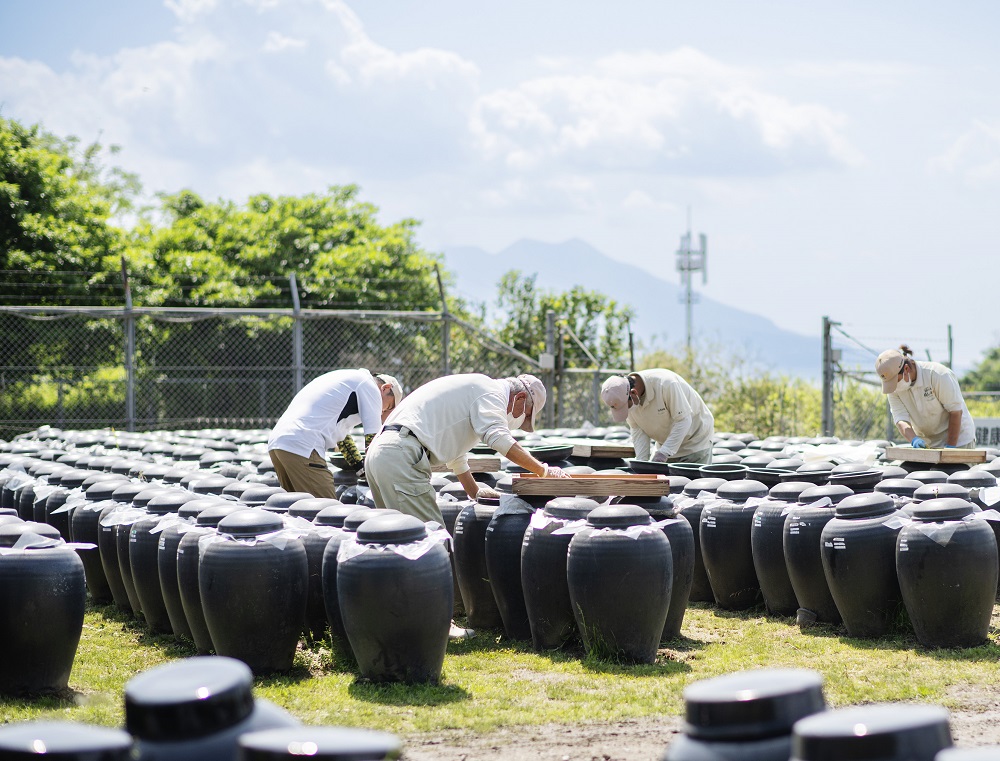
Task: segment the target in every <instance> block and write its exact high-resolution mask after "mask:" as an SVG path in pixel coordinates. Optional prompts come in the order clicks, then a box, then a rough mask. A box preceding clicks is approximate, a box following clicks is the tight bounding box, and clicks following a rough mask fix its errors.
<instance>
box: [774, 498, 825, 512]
mask: <svg viewBox="0 0 1000 761" xmlns="http://www.w3.org/2000/svg"><path fill="white" fill-rule="evenodd" d="M832 504H833V500H832V499H830V498H829V497H820V498H819V499H817V500H816V501H815V502H810V503H809V504H808V505H803V504H800V503H798V502H794V503H792V504H790V505H789V506H788V507H786V508H785V509H784V510H782V511H781V514H782V515H788V514H789V513H790V512H792V511H793V510H800V509H802V508H804V507H830V506H831V505H832Z"/></svg>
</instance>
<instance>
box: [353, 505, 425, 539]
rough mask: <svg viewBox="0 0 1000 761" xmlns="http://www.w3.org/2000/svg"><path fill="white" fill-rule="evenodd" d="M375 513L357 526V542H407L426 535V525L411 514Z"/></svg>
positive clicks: (381, 511) (382, 511)
mask: <svg viewBox="0 0 1000 761" xmlns="http://www.w3.org/2000/svg"><path fill="white" fill-rule="evenodd" d="M377 512H379V513H381V515H375V516H373V517H371V518H369V519H368V520H366V521H365V522H364V523H362V524H361V525H360V526H358V529H357V534H358V542H360V543H361V544H408V543H409V542H419V541H420V540H421V539H425V538H426V537H427V527H426V526H424V522H423V521H422V520H420V519H419V518H416V517H414V516H412V515H403V514H402V513H397V514H396V515H391V514H390V515H387V514H386V511H385V510H378V511H377Z"/></svg>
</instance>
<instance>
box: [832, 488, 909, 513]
mask: <svg viewBox="0 0 1000 761" xmlns="http://www.w3.org/2000/svg"><path fill="white" fill-rule="evenodd" d="M895 509H896V503H895V502H893V501H892V497H890V496H889V495H888V494H880V493H879V492H871V493H870V494H855V495H853V496H851V497H845V498H844V499H843V500H842V501H841V502H840V503H838V505H837V512H836V516H837V517H838V518H871V517H875V516H878V515H888V514H889V513H891V512H893V511H894V510H895Z"/></svg>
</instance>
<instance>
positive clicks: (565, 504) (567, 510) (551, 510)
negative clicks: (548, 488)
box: [543, 497, 598, 520]
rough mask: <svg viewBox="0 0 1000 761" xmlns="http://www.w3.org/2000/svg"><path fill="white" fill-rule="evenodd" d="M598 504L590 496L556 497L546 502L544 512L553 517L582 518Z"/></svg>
mask: <svg viewBox="0 0 1000 761" xmlns="http://www.w3.org/2000/svg"><path fill="white" fill-rule="evenodd" d="M597 505H598V503H597V500H593V499H590V498H589V497H554V498H553V499H550V500H549V501H548V502H546V503H545V507H544V508H543V509H544V512H545V514H546V515H551V516H552V517H553V518H566V519H568V520H582V519H584V518H586V517H587V516H588V515H590V513H591V511H592V510H594V508H596V507H597Z"/></svg>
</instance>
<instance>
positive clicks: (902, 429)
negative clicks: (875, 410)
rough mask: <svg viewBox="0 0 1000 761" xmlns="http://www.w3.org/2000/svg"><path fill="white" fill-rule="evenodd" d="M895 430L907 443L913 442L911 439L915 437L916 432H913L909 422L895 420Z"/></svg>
mask: <svg viewBox="0 0 1000 761" xmlns="http://www.w3.org/2000/svg"><path fill="white" fill-rule="evenodd" d="M896 430H898V431H899V433H900V435H901V436H902V437H903V438H904V439H906V440H907V441H913V437H914V436H916V435H917V432H916V431H914V430H913V426H912V425H910V421H909V420H897V421H896Z"/></svg>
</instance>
